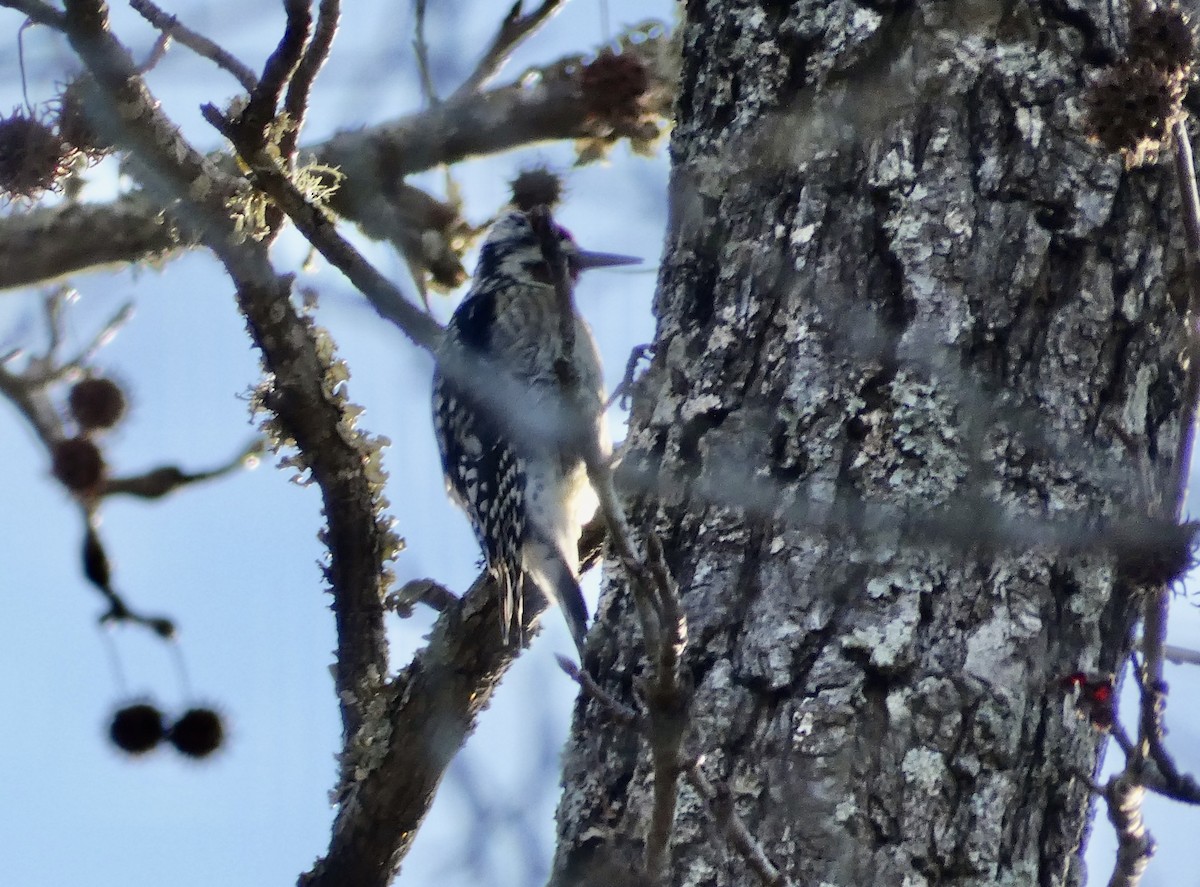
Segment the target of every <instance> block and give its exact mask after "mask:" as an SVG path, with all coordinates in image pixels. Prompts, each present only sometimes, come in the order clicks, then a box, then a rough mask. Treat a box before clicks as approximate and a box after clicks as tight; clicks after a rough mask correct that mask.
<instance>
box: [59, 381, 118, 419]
mask: <svg viewBox="0 0 1200 887" xmlns="http://www.w3.org/2000/svg"><path fill="white" fill-rule="evenodd" d="M67 404H68V406H69V407H70V408H71V415H72V416H73V417H74V419H75V421H76V422H78V423H79V427H80V428H82V429H83V430H84V431H93V430H96V429H100V428H112V427H113V426H114V425H116V424H117V423H118V422H119V421H121V417H122V416H124V415H125V395H124V394H123V393H122V391H121V388H120V386H119V385H117V383H116V382H113V381H112V380H111V379H84V380H83V381H82V382H76V383H75V385H73V386H72V387H71V393H70V394H69V395H68V396H67Z"/></svg>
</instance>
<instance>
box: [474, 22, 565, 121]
mask: <svg viewBox="0 0 1200 887" xmlns="http://www.w3.org/2000/svg"><path fill="white" fill-rule="evenodd" d="M563 5H564V0H545V2H544V3H542V5H541V6H539V7H538V8H537V9H535V10H534V11H533V12H531V13H529V15H521V0H517V2H516V3H514V4H513V7H512V9H510V10H509V11H508V14H507V15H506V16H505V17H504V20H503V21H502V22H500V29H499V30H498V31H497V32H496V36H495V37H493V38H492V45H491V46H489V47H488V50H487V52H485V53H484V55H483V58H482V59H480V60H479V64H478V65H477V66H476V67H475V70H474V71H472V72H471V76H470V77H468V78H467V79H466V80H465V81H463V84H462V86H460V87H459V88H458V89H456V90H455V91H454V95H453V96H451V98H452V99H457V98H461V97H463V96H465V95H469V94H470V93H473V92H478V91H479V90H480V89H481V88H482V87H484V86H486V85H487V83H488V81H489V80H491V79H492V78H493V77H495V76H496V75H497V74H499V73H500V69H501V68H503V67H504V63H505V62H507V61H508V58H509V56H511V55H512V52H513V50H514V49H516V48H517V45H518V44H519V43H520V42H521V41H522V40H524V39H526V38H527V37H529V36H530V35H532V34H533V33H534V32H535V31H536V30H537V29H538V28H540V27H541V26H542V25H544V24H545V23H546V22H547V21H549V20H550V18H551V17H552V16H553V15H554V14H555V13H556V12H558V11H559V10H560V9H561V8H562V7H563Z"/></svg>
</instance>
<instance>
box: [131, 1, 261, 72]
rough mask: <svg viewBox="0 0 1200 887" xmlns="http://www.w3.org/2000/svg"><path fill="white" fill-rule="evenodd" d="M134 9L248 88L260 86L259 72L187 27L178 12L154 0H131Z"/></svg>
mask: <svg viewBox="0 0 1200 887" xmlns="http://www.w3.org/2000/svg"><path fill="white" fill-rule="evenodd" d="M129 5H130V7H131V8H132V9H133V11H134V12H136V13H138V15H140V16H141V17H142V18H144V19H145V20H146V21H148V22H149V23H150V24H151V25H153V26H154V27H156V28H158V29H159V30H160V31H162V32H163V33H164V34H166V35H167V36H168V37H170V38H171V39H172V40H175V41H176V42H178V43H180V44H181V45H183V46H186V47H187V48H188V49H190V50H191V51H192V52H194V53H196V55H198V56H201V57H202V58H206V59H208V60H209V61H211V62H212V63H213V64H215V65H216V66H217V67H218V68H221V69H222V70H223V71H227V72H229V73H230V74H232V75H233V76H234V77H235V78H236V79H237V82H238V83H240V84H241V85H242V88H243V89H245V90H246V92H253V91H254V88H255V87H256V86H258V75H257V74H255V73H254V71H253V70H251V69H250V66H249V65H246V64H243V63H242V62H241V61H239V60H238V59H237V58H235V57H234V56H233V54H232V53H230V52H228V51H227V50H226V49H224V48H223V47H221V46H219V45H217V44H216V43H215V42H213V41H212V40H210V39H208V38H207V37H205V36H204V35H202V34H198V33H196V32H195V31H193V30H192V29H191V28H189V27H187V26H186V25H185V24H183V23H182V22H181V21H179V18H178V17H177V16H174V15H171V14H169V13H167V12H165V11H164V10H163V9H161V8H160V7H158V6H157V5H155V4H154V2H153V0H129Z"/></svg>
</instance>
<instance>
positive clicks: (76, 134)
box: [58, 74, 113, 160]
mask: <svg viewBox="0 0 1200 887" xmlns="http://www.w3.org/2000/svg"><path fill="white" fill-rule="evenodd" d="M96 101H97V98H96V82H95V81H94V80H93V79H92V77H91V76H89V75H87V74H81V75H80V76H78V77H76V78H75V79H74V80H72V81H71V82H70V83H68V84H67V85H66V86H64V87H63V91H62V92H61V93H60V94H59V96H58V134H59V136H60V137H61V138H62V140H63V141H65V142H66V143H67V144H69V145H72V146H73V147H75V148H78V149H79V150H80V151H82V152H83V153H84V154H86V155H87V156H88V158H89V159H90V160H99V159H100V158H101V157H103V156H104V155H105V154H107V153H108V152H109V151H111V150H112V147H113V146H112V145H111V144H109V142H108V140H106V139H104V138H103V137H101V135H100V134H99V133H98V132H97V131H96V127H95V125H94V123H93V121H92V118H91V117H90V116H89V114H88V110H87V109H88V108H89V107H94V106H95V102H96Z"/></svg>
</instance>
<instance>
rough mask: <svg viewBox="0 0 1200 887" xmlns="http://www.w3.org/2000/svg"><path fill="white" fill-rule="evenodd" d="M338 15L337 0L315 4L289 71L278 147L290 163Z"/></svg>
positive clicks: (329, 45)
mask: <svg viewBox="0 0 1200 887" xmlns="http://www.w3.org/2000/svg"><path fill="white" fill-rule="evenodd" d="M341 16H342V5H341V2H340V0H321V5H320V6H319V7H318V8H317V24H316V28H315V29H314V30H313V35H312V39H311V40H310V41H309V42H308V48H307V49H305V50H304V57H303V58H301V59H300V63H299V65H297V66H296V73H295V74H293V75H292V79H291V82H290V83H289V84H288V90H287V97H286V98H285V99H284V103H283V109H284V111H286V112H287V115H288V117H290V118H291V127H290V128H289V129H288V130H287V132H285V133H284V136H283V139H282V141H281V143H280V146H279V151H280V153H281V154H282V155H283V156H284V157H286V158H288V163H289V167H290V166H292V165H294V163H295V155H296V143H297V141H298V140H299V138H300V131H301V130H302V129H303V128H304V118H305V115H306V114H307V113H308V97H309V94H310V93H311V92H312V87H313V83H314V82H315V81H316V79H317V74H319V73H320V72H321V68H322V67H324V65H325V61H326V60H327V59H328V58H329V51H330V49H332V48H333V38H334V37H335V36H336V35H337V29H338V23H339V22H340V20H341Z"/></svg>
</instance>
